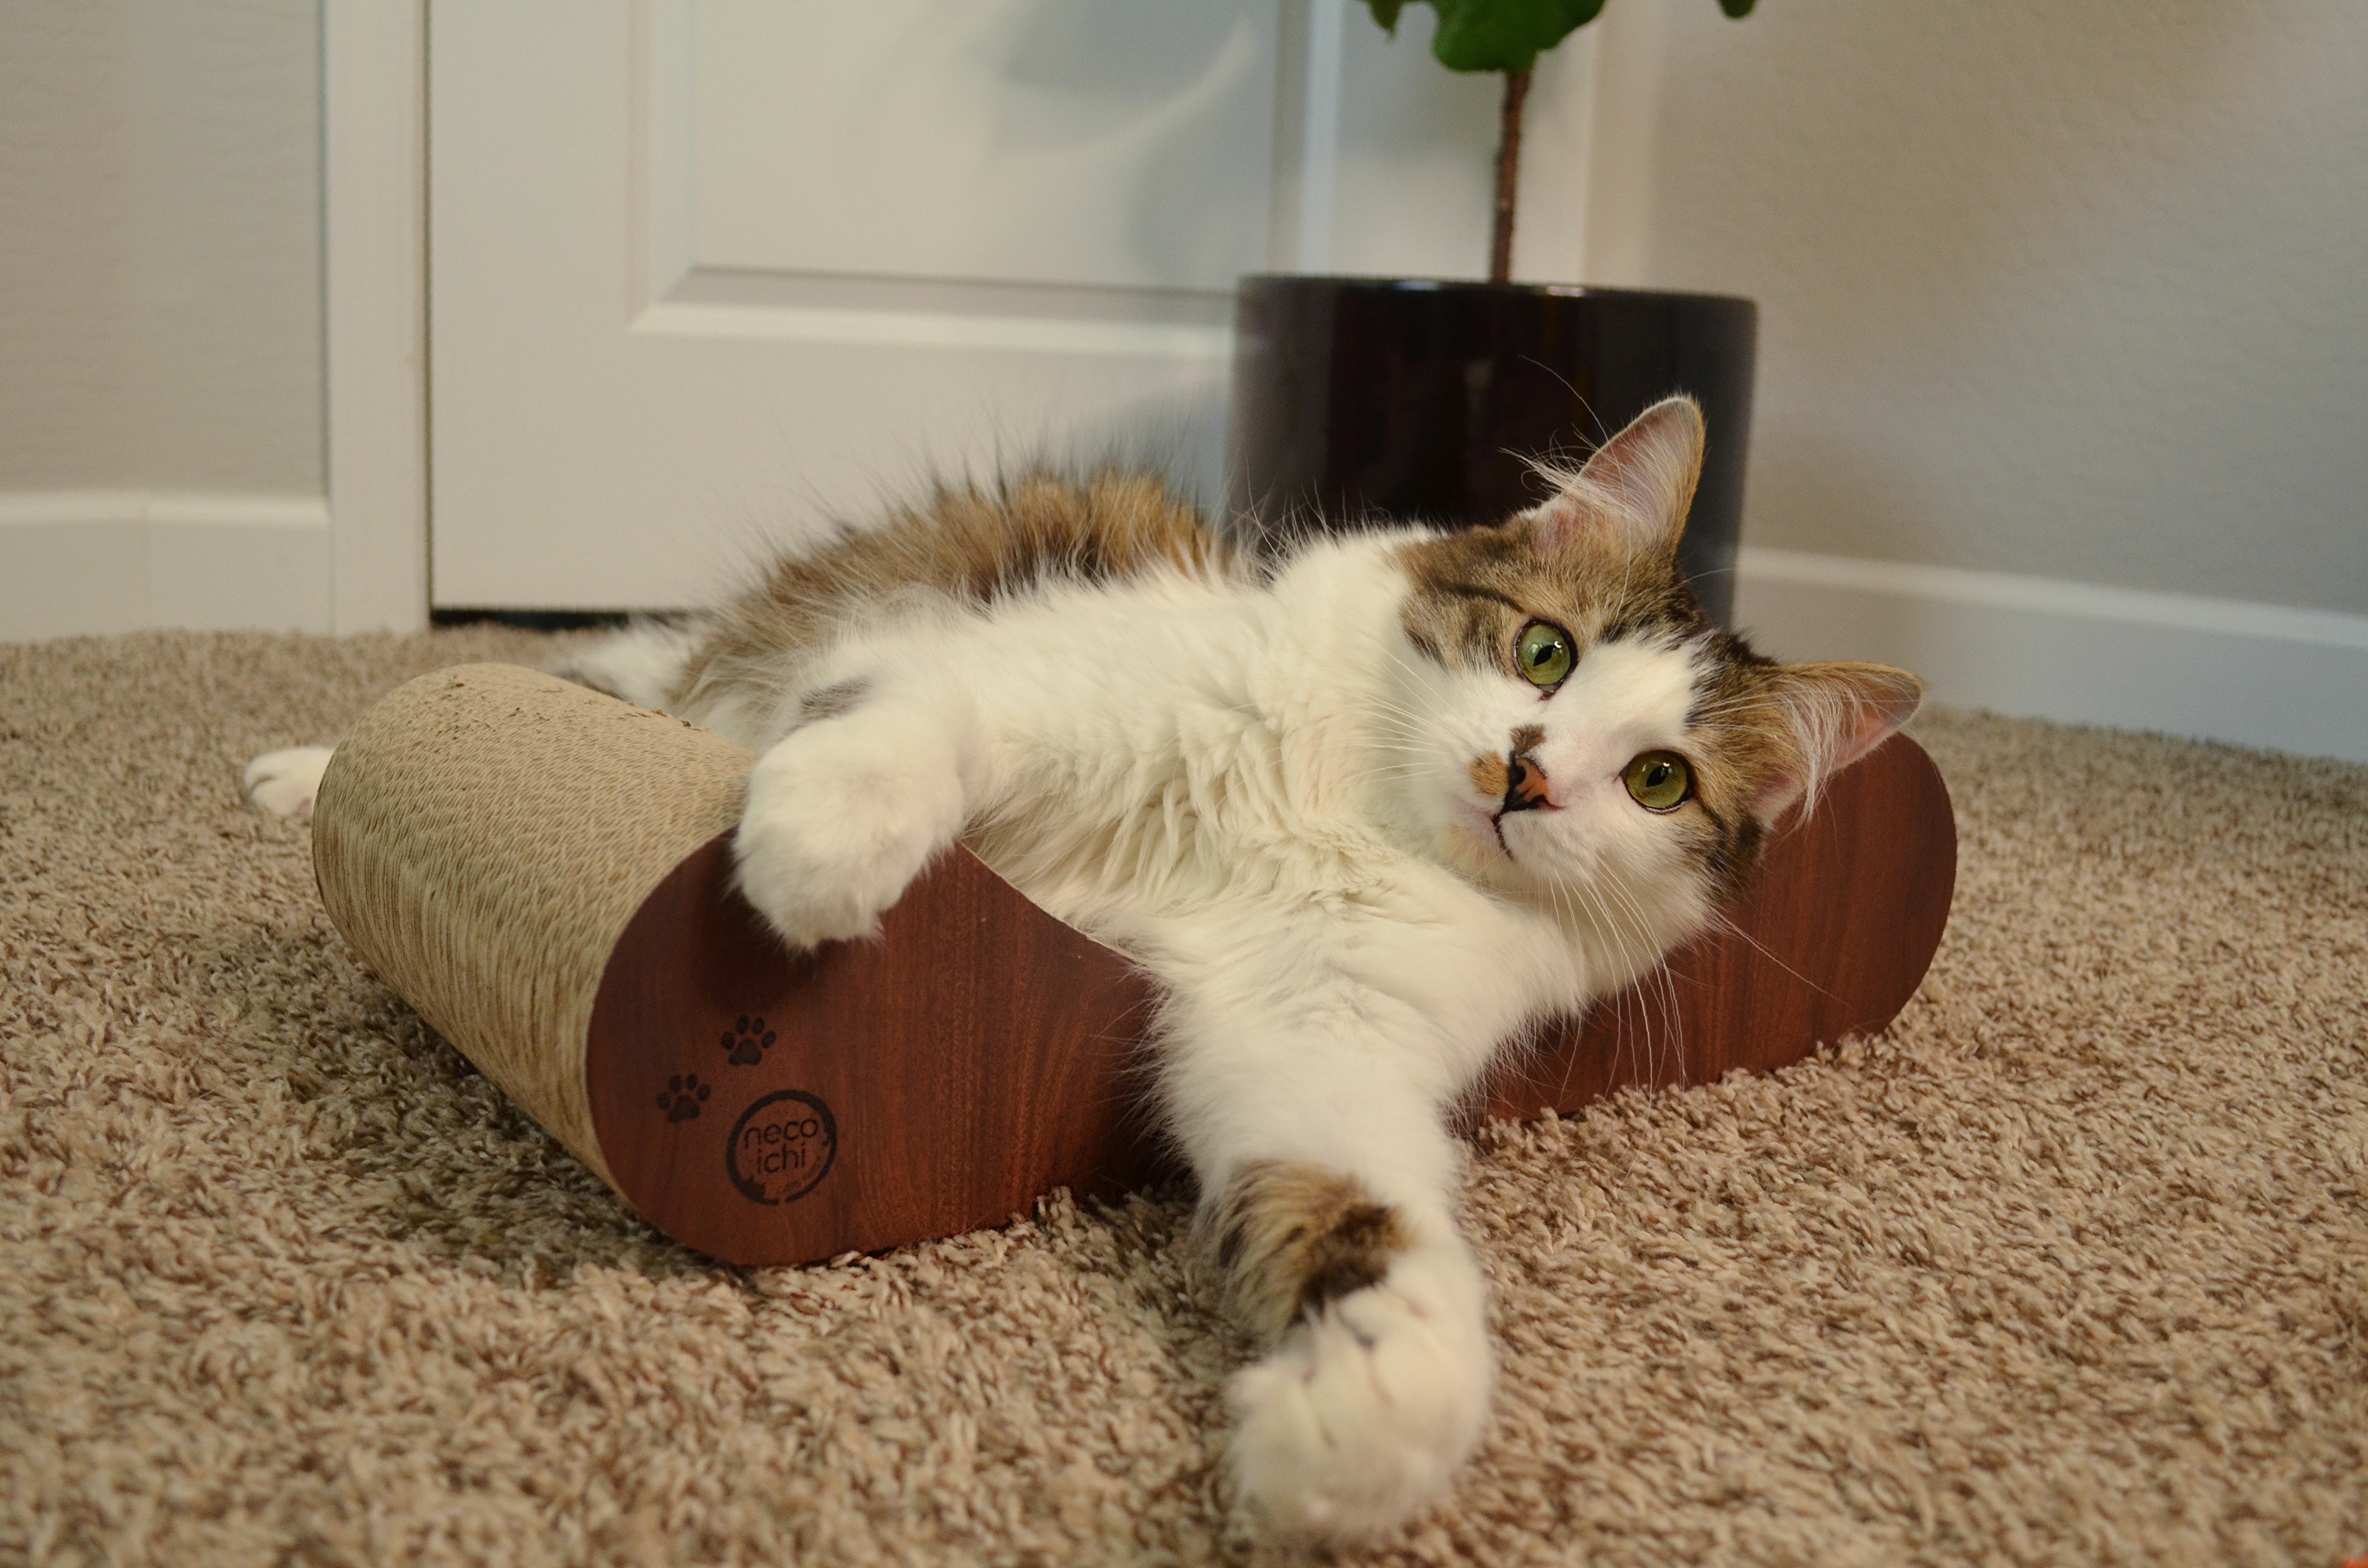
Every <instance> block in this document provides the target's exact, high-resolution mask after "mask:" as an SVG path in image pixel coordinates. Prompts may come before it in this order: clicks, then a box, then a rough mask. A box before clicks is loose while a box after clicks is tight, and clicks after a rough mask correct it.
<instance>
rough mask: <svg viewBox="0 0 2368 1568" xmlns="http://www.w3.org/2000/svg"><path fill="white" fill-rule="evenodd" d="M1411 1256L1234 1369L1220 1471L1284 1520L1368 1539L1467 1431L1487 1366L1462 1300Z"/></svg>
mask: <svg viewBox="0 0 2368 1568" xmlns="http://www.w3.org/2000/svg"><path fill="white" fill-rule="evenodd" d="M1424 1271H1425V1270H1424V1266H1423V1264H1422V1262H1421V1261H1420V1260H1417V1259H1412V1258H1409V1259H1405V1260H1402V1261H1401V1262H1400V1263H1399V1264H1398V1265H1397V1266H1396V1267H1393V1268H1392V1269H1391V1271H1390V1278H1388V1279H1385V1280H1383V1282H1382V1283H1381V1284H1378V1285H1372V1286H1368V1287H1366V1288H1365V1289H1364V1290H1358V1291H1355V1292H1353V1293H1352V1294H1349V1295H1347V1296H1343V1297H1341V1298H1340V1299H1339V1300H1338V1301H1334V1302H1332V1303H1331V1304H1330V1305H1329V1306H1327V1307H1326V1308H1325V1309H1324V1311H1323V1312H1322V1313H1321V1314H1320V1315H1319V1316H1317V1317H1316V1318H1315V1320H1314V1321H1312V1322H1309V1323H1304V1324H1301V1325H1300V1326H1299V1327H1297V1328H1294V1329H1292V1331H1291V1333H1290V1334H1289V1335H1287V1336H1286V1337H1285V1338H1284V1340H1283V1342H1282V1344H1281V1346H1280V1347H1279V1348H1277V1349H1276V1350H1275V1351H1274V1352H1273V1353H1272V1354H1271V1355H1269V1356H1268V1357H1267V1358H1266V1359H1264V1360H1262V1361H1260V1362H1258V1364H1257V1365H1255V1366H1252V1367H1249V1368H1247V1369H1244V1370H1242V1371H1240V1372H1238V1373H1236V1374H1235V1377H1234V1380H1233V1383H1232V1386H1231V1387H1230V1388H1229V1389H1228V1390H1227V1394H1228V1398H1229V1400H1230V1402H1231V1403H1232V1404H1233V1406H1234V1409H1235V1413H1236V1415H1237V1416H1238V1417H1239V1420H1240V1425H1239V1426H1237V1427H1236V1428H1235V1434H1234V1442H1233V1466H1234V1473H1235V1480H1236V1482H1237V1483H1238V1484H1239V1486H1240V1488H1241V1491H1242V1494H1243V1496H1244V1497H1245V1498H1246V1499H1247V1501H1248V1502H1249V1503H1250V1504H1251V1505H1252V1506H1255V1507H1256V1508H1257V1509H1258V1511H1259V1512H1261V1513H1263V1514H1264V1515H1265V1516H1266V1517H1268V1518H1269V1519H1270V1520H1272V1521H1273V1522H1274V1523H1275V1524H1276V1525H1278V1526H1280V1527H1281V1528H1284V1529H1287V1530H1291V1531H1293V1532H1295V1533H1299V1534H1304V1535H1314V1536H1331V1537H1348V1536H1360V1535H1370V1534H1372V1533H1373V1532H1375V1531H1378V1530H1383V1529H1387V1528H1390V1527H1391V1526H1393V1525H1395V1524H1398V1523H1400V1522H1401V1521H1403V1520H1405V1519H1406V1518H1407V1517H1410V1516H1411V1515H1413V1514H1414V1513H1415V1512H1416V1511H1417V1509H1419V1508H1421V1507H1422V1506H1424V1505H1425V1504H1427V1503H1429V1502H1430V1501H1432V1500H1433V1499H1434V1498H1436V1497H1438V1496H1439V1495H1440V1494H1441V1493H1442V1492H1444V1491H1445V1490H1446V1489H1447V1485H1448V1483H1449V1482H1450V1481H1451V1480H1452V1478H1453V1476H1454V1474H1455V1471H1456V1469H1457V1467H1458V1466H1460V1465H1461V1464H1462V1463H1463V1460H1464V1459H1465V1457H1466V1456H1467V1455H1469V1454H1470V1453H1471V1451H1472V1449H1473V1448H1474V1445H1476V1444H1477V1443H1478V1442H1479V1440H1480V1434H1481V1431H1482V1428H1483V1427H1484V1426H1485V1425H1486V1418H1487V1414H1488V1395H1489V1390H1490V1387H1491V1385H1492V1383H1493V1382H1494V1381H1495V1371H1494V1367H1493V1363H1492V1360H1491V1358H1490V1355H1489V1351H1488V1343H1487V1335H1486V1329H1485V1327H1484V1326H1483V1324H1482V1323H1481V1322H1480V1314H1479V1312H1478V1311H1477V1310H1476V1305H1467V1304H1466V1303H1465V1302H1464V1301H1461V1300H1459V1299H1458V1298H1459V1297H1460V1296H1461V1294H1462V1292H1460V1291H1456V1290H1434V1289H1429V1288H1427V1287H1428V1286H1429V1284H1430V1283H1431V1282H1429V1281H1426V1280H1424V1279H1423V1278H1421V1275H1422V1274H1423V1272H1424Z"/></svg>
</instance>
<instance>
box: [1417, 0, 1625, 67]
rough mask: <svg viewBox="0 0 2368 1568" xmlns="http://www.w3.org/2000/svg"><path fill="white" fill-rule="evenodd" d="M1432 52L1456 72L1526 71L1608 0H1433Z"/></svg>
mask: <svg viewBox="0 0 2368 1568" xmlns="http://www.w3.org/2000/svg"><path fill="white" fill-rule="evenodd" d="M1430 8H1431V9H1432V10H1434V11H1437V12H1438V13H1439V31H1438V32H1437V33H1436V34H1434V35H1433V36H1432V38H1431V40H1430V51H1431V53H1433V54H1435V55H1437V56H1439V62H1440V64H1441V65H1444V66H1446V67H1447V68H1448V69H1449V70H1451V71H1527V70H1528V69H1529V68H1530V67H1531V66H1532V65H1534V64H1536V63H1537V59H1538V55H1539V54H1540V53H1541V52H1542V51H1545V50H1549V49H1552V48H1553V47H1554V45H1556V44H1558V43H1560V42H1561V41H1562V40H1564V39H1565V38H1568V37H1569V36H1570V35H1571V33H1572V32H1573V31H1575V30H1577V28H1582V27H1584V26H1586V25H1587V24H1588V22H1591V21H1593V20H1594V19H1595V14H1596V13H1597V12H1599V11H1600V10H1602V9H1603V0H1430Z"/></svg>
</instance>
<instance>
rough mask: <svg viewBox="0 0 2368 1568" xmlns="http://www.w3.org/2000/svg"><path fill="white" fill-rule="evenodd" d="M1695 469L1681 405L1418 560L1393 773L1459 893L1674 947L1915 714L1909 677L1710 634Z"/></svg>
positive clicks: (1396, 699) (1698, 449)
mask: <svg viewBox="0 0 2368 1568" xmlns="http://www.w3.org/2000/svg"><path fill="white" fill-rule="evenodd" d="M1701 470H1702V415H1701V412H1700V411H1699V410H1698V409H1697V408H1696V407H1695V406H1694V404H1693V403H1692V402H1691V400H1689V399H1685V398H1671V399H1669V400H1668V401H1667V402H1665V403H1659V404H1656V406H1654V407H1652V408H1650V409H1647V410H1646V411H1645V413H1644V414H1642V415H1639V416H1638V417H1637V419H1636V420H1635V422H1634V424H1632V425H1630V426H1628V427H1627V428H1626V429H1625V430H1622V432H1621V433H1620V434H1619V435H1617V436H1615V437H1612V438H1611V440H1610V441H1609V442H1607V443H1605V444H1604V446H1603V447H1602V448H1601V449H1599V450H1598V451H1597V452H1596V453H1595V455H1594V456H1593V457H1591V458H1589V459H1588V462H1587V464H1586V466H1585V467H1584V468H1583V469H1581V470H1580V471H1578V472H1557V473H1554V475H1553V477H1554V480H1555V481H1556V482H1557V483H1559V485H1560V490H1559V492H1558V494H1555V495H1554V498H1553V499H1551V500H1549V501H1547V502H1546V503H1545V504H1544V505H1543V506H1538V507H1536V508H1534V509H1532V510H1531V511H1527V512H1523V513H1520V514H1519V515H1518V516H1516V517H1512V518H1510V519H1508V521H1506V522H1505V523H1503V524H1501V525H1498V526H1497V527H1494V528H1475V529H1472V530H1469V531H1465V532H1461V533H1453V534H1445V535H1440V536H1436V537H1429V538H1424V539H1420V540H1414V541H1412V542H1409V543H1407V544H1406V545H1404V546H1403V547H1402V552H1403V553H1402V556H1401V561H1402V564H1403V566H1404V568H1405V571H1406V577H1407V580H1408V584H1409V587H1408V591H1407V593H1406V598H1405V600H1404V604H1403V608H1402V609H1401V612H1400V620H1401V625H1402V630H1403V632H1404V635H1405V639H1406V643H1407V644H1409V645H1410V647H1409V649H1408V651H1406V653H1404V654H1403V655H1402V656H1401V658H1400V660H1399V665H1400V670H1399V680H1398V686H1399V689H1397V690H1396V691H1395V692H1394V693H1393V694H1392V703H1391V710H1392V716H1391V718H1390V719H1389V720H1388V721H1387V722H1386V727H1387V728H1388V729H1389V730H1390V732H1391V733H1390V734H1389V736H1388V739H1387V740H1386V742H1385V743H1384V744H1386V746H1387V747H1388V748H1389V749H1388V757H1389V760H1387V761H1386V762H1384V763H1383V765H1382V768H1381V771H1382V772H1383V773H1384V774H1385V775H1386V776H1387V777H1388V778H1391V779H1392V780H1393V781H1394V782H1393V792H1394V793H1395V794H1396V795H1397V797H1398V799H1397V801H1396V807H1397V811H1398V812H1399V814H1400V815H1401V816H1402V817H1403V818H1405V819H1406V820H1407V821H1408V822H1409V825H1410V826H1411V827H1412V828H1413V830H1414V832H1415V833H1416V834H1417V836H1418V837H1419V838H1420V839H1421V840H1423V842H1424V845H1425V847H1427V848H1428V849H1429V851H1430V852H1431V853H1433V854H1435V855H1437V856H1438V857H1439V858H1440V859H1441V860H1443V861H1444V862H1445V863H1446V864H1448V865H1450V866H1451V867H1452V868H1454V869H1456V870H1458V871H1460V872H1462V873H1463V875H1465V876H1466V877H1468V878H1470V879H1471V880H1473V881H1477V882H1480V883H1482V884H1484V885H1486V886H1489V887H1491V888H1494V889H1497V890H1498V891H1501V892H1511V893H1515V894H1517V895H1521V896H1525V897H1528V898H1531V899H1532V900H1535V901H1538V902H1542V903H1548V904H1551V905H1554V906H1556V907H1559V908H1561V909H1562V910H1563V911H1564V912H1565V914H1567V915H1572V916H1575V917H1577V918H1578V919H1580V920H1582V921H1584V922H1586V923H1587V924H1589V925H1594V926H1602V927H1606V928H1609V929H1611V930H1637V931H1638V932H1639V934H1640V935H1641V934H1644V933H1645V932H1651V933H1654V934H1655V935H1656V936H1657V937H1661V938H1664V939H1666V938H1667V937H1668V936H1669V935H1671V934H1672V931H1673V928H1674V927H1675V926H1682V925H1685V924H1687V923H1688V920H1689V919H1690V918H1699V917H1700V916H1702V915H1707V914H1708V912H1709V911H1710V910H1711V909H1712V908H1714V907H1715V906H1716V905H1717V904H1718V903H1721V902H1724V901H1725V899H1726V898H1728V897H1730V896H1732V895H1733V894H1734V893H1735V892H1736V891H1737V890H1739V888H1740V887H1741V885H1742V883H1743V881H1744V880H1745V878H1746V877H1747V876H1748V874H1749V871H1750V869H1751V867H1752V865H1753V863H1754V861H1755V859H1756V858H1757V856H1758V852H1759V845H1760V843H1761V840H1762V839H1763V838H1764V836H1765V835H1766V834H1767V831H1768V829H1769V828H1770V826H1772V825H1773V824H1775V822H1776V821H1777V819H1778V818H1779V817H1781V816H1782V814H1783V813H1784V812H1785V811H1787V810H1788V809H1789V808H1791V807H1793V806H1794V805H1796V804H1801V803H1803V802H1804V801H1814V798H1815V795H1816V790H1817V788H1818V784H1819V782H1820V780H1821V779H1823V778H1826V777H1827V776H1828V775H1830V774H1831V773H1832V772H1833V771H1834V770H1836V769H1838V768H1840V767H1847V766H1848V765H1849V764H1850V763H1851V762H1853V761H1855V760H1856V759H1857V758H1858V757H1860V756H1863V755H1864V754H1865V753H1866V752H1868V751H1869V750H1871V749H1873V747H1874V746H1875V745H1877V744H1880V743H1881V742H1882V741H1883V740H1884V738H1885V737H1886V736H1888V735H1889V734H1890V733H1892V732H1893V731H1894V730H1896V729H1897V728H1898V727H1899V725H1900V724H1901V723H1903V722H1906V721H1907V718H1908V716H1909V715H1910V714H1912V713H1914V712H1915V710H1916V708H1917V704H1918V702H1919V701H1920V700H1921V699H1922V696H1923V687H1922V684H1921V683H1920V682H1919V681H1918V680H1917V678H1916V677H1915V676H1911V675H1909V674H1907V672H1906V671H1904V670H1896V669H1893V668H1891V667H1889V666H1887V665H1862V664H1818V665H1782V664H1777V663H1774V662H1773V661H1770V660H1769V659H1765V658H1762V657H1761V656H1760V655H1759V654H1758V653H1754V652H1753V651H1752V650H1751V649H1750V647H1749V646H1748V645H1747V644H1746V643H1745V642H1743V641H1742V640H1741V639H1740V638H1737V637H1735V636H1733V635H1731V634H1729V633H1726V632H1724V631H1720V630H1719V629H1718V628H1717V627H1715V626H1714V625H1713V624H1712V623H1711V622H1710V620H1709V619H1707V618H1706V617H1705V616H1704V615H1703V614H1702V609H1701V608H1700V607H1699V606H1698V605H1697V604H1696V603H1695V601H1694V597H1693V595H1692V594H1691V592H1690V591H1689V590H1688V589H1687V587H1686V585H1685V581H1684V578H1683V577H1682V576H1681V575H1680V574H1679V570H1678V562H1677V548H1678V536H1679V531H1680V530H1681V529H1682V528H1683V527H1684V525H1685V517H1686V510H1687V507H1688V506H1689V505H1690V504H1691V501H1692V498H1693V492H1694V483H1695V481H1696V479H1697V477H1698V476H1699V475H1700V473H1701Z"/></svg>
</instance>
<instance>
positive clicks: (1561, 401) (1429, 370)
mask: <svg viewBox="0 0 2368 1568" xmlns="http://www.w3.org/2000/svg"><path fill="white" fill-rule="evenodd" d="M1758 318H1759V312H1758V310H1757V308H1756V307H1755V306H1754V305H1753V304H1752V302H1751V301H1748V300H1736V299H1729V298H1725V297H1724V296H1720V295H1713V294H1665V293H1658V292H1652V291H1647V290H1633V289H1581V288H1575V287H1574V288H1565V287H1559V286H1553V285H1527V284H1506V283H1445V282H1422V281H1411V280H1406V279H1400V278H1303V277H1295V276H1282V275H1274V274H1268V275H1260V276H1255V277H1250V278H1243V279H1242V283H1241V290H1240V292H1239V294H1238V295H1237V296H1236V303H1235V350H1234V356H1235V357H1234V399H1233V428H1232V434H1231V440H1230V442H1229V446H1228V452H1227V466H1228V469H1229V471H1230V474H1231V480H1230V485H1231V494H1230V495H1229V496H1228V500H1229V501H1230V502H1231V504H1232V505H1233V506H1235V507H1237V508H1250V509H1255V510H1257V511H1258V513H1260V514H1261V515H1263V516H1265V517H1284V516H1286V515H1287V514H1292V513H1297V514H1300V515H1303V516H1304V515H1306V514H1308V513H1310V512H1312V513H1314V514H1315V515H1317V516H1318V517H1321V519H1322V520H1323V526H1325V527H1327V528H1340V527H1354V526H1357V525H1358V524H1359V523H1360V522H1366V523H1370V522H1372V521H1375V520H1384V519H1406V518H1420V519H1424V520H1426V521H1431V522H1446V523H1458V524H1473V523H1484V522H1499V521H1502V520H1503V519H1504V518H1505V517H1507V516H1508V514H1510V513H1513V512H1517V511H1520V510H1521V509H1522V508H1523V507H1526V506H1534V505H1536V504H1537V502H1538V501H1540V500H1542V499H1543V490H1542V489H1541V487H1540V484H1539V482H1538V481H1537V479H1536V478H1535V477H1534V476H1533V475H1532V474H1531V472H1530V469H1529V466H1528V460H1529V459H1531V458H1533V457H1541V456H1549V455H1556V456H1560V457H1563V458H1565V459H1576V458H1579V457H1583V456H1584V455H1585V454H1586V453H1588V452H1590V451H1592V450H1594V449H1595V447H1596V445H1597V444H1598V443H1599V442H1600V441H1601V440H1602V439H1603V438H1604V437H1607V436H1610V435H1611V434H1612V433H1613V432H1615V431H1617V430H1618V429H1619V428H1620V427H1621V426H1623V425H1625V424H1627V423H1628V421H1629V420H1630V419H1632V418H1634V417H1635V416H1636V415H1638V414H1640V413H1642V412H1643V411H1644V410H1645V408H1647V407H1649V406H1651V405H1652V404H1653V403H1656V402H1658V401H1659V400H1660V399H1662V398H1664V397H1667V396H1668V395H1669V394H1670V393H1671V392H1691V393H1692V394H1693V396H1694V398H1695V400H1696V401H1697V402H1699V403H1701V404H1702V416H1703V418H1704V420H1705V422H1706V423H1707V424H1708V426H1709V430H1710V436H1709V448H1708V450H1707V452H1706V454H1705V456H1704V458H1703V460H1702V484H1701V487H1700V488H1699V489H1698V490H1697V491H1696V492H1695V493H1694V505H1693V512H1692V515H1691V517H1690V518H1689V519H1688V521H1687V524H1686V531H1685V539H1684V542H1683V544H1682V546H1681V547H1680V549H1679V558H1680V561H1681V562H1682V564H1683V565H1684V567H1685V571H1686V574H1687V576H1688V577H1689V578H1690V579H1691V581H1692V583H1693V586H1694V593H1695V595H1696V597H1699V598H1700V599H1701V600H1702V608H1704V609H1705V610H1707V611H1709V613H1710V614H1711V616H1712V617H1713V619H1716V620H1717V621H1718V622H1719V623H1720V624H1721V625H1725V624H1727V622H1728V616H1729V613H1730V611H1731V610H1732V608H1733V606H1734V602H1735V547H1736V537H1737V535H1738V534H1739V533H1740V531H1741V528H1742V524H1743V460H1744V451H1745V449H1746V447H1747V445H1748V441H1749V437H1750V430H1751V370H1752V355H1753V346H1754V342H1755V339H1756V336H1757V327H1758Z"/></svg>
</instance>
